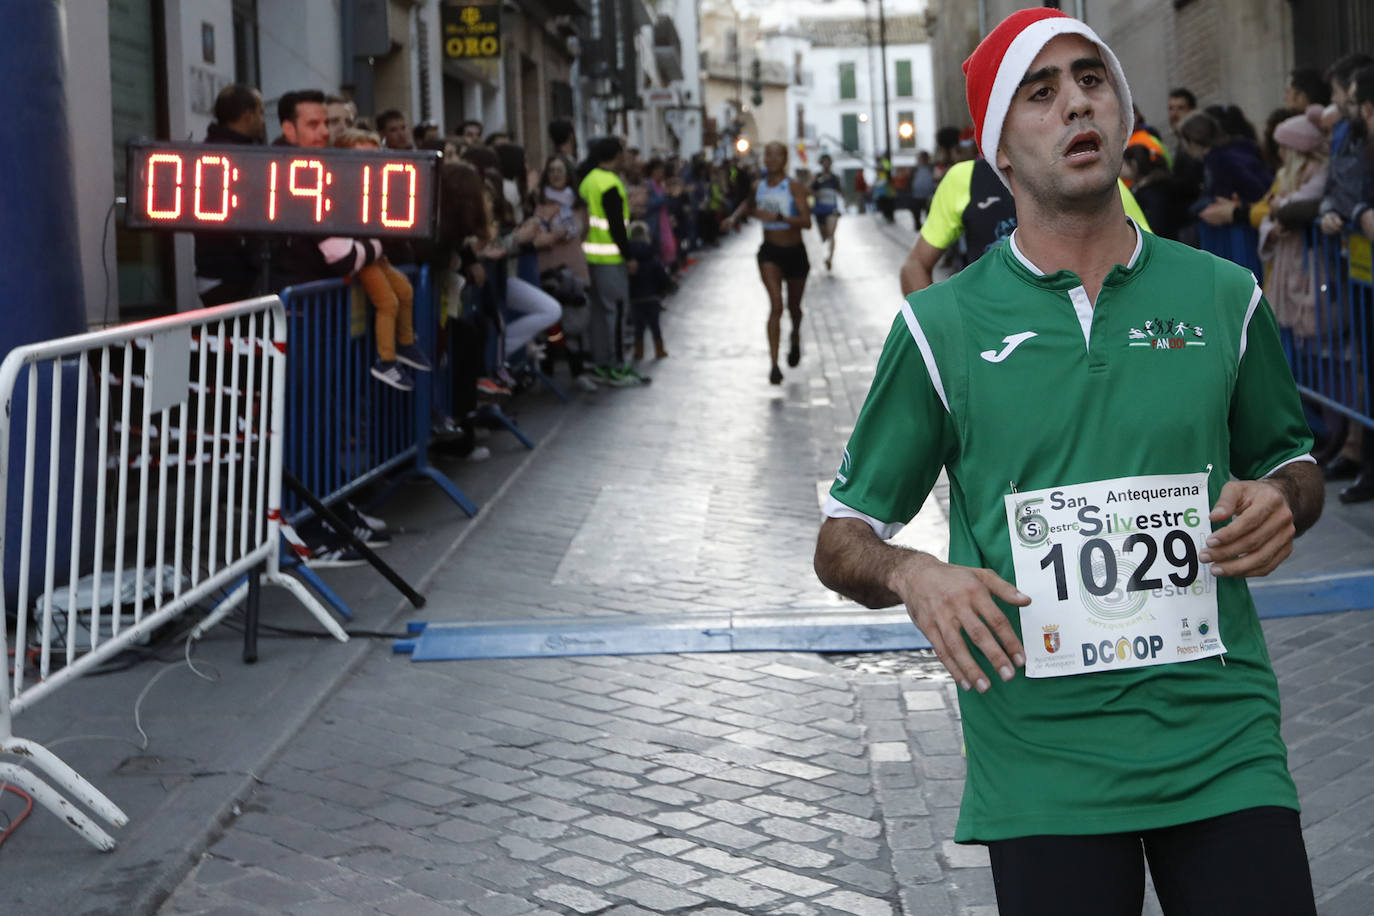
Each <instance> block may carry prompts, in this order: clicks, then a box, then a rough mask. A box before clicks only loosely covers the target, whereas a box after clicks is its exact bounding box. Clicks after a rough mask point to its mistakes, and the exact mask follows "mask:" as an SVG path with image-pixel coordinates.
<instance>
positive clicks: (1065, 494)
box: [1005, 472, 1226, 677]
mask: <svg viewBox="0 0 1374 916" xmlns="http://www.w3.org/2000/svg"><path fill="white" fill-rule="evenodd" d="M1005 502H1006V509H1007V526H1008V528H1009V529H1010V536H1011V549H1012V561H1013V564H1014V566H1015V570H1016V587H1017V588H1019V589H1020V590H1021V591H1022V592H1024V593H1025V594H1027V595H1029V596H1030V599H1031V604H1030V606H1029V607H1025V608H1022V609H1021V637H1022V642H1023V643H1024V644H1025V648H1026V675H1027V676H1028V677H1062V676H1065V675H1070V674H1091V673H1094V672H1098V671H1111V670H1114V669H1118V668H1143V667H1146V666H1149V665H1167V664H1171V663H1173V662H1186V661H1193V660H1195V659H1199V658H1209V657H1211V656H1213V655H1221V654H1222V653H1224V652H1225V651H1226V647H1225V646H1224V645H1222V642H1221V627H1220V621H1219V619H1218V615H1217V595H1216V578H1215V577H1214V576H1213V575H1212V574H1211V572H1210V571H1209V570H1208V568H1207V564H1205V563H1203V562H1202V561H1201V560H1199V559H1198V554H1199V553H1201V552H1202V550H1203V549H1204V548H1205V545H1206V543H1207V538H1208V537H1210V536H1211V534H1212V523H1211V521H1210V519H1209V518H1208V512H1209V511H1210V507H1209V506H1208V503H1207V474H1206V473H1202V472H1200V473H1197V474H1160V475H1153V476H1148V477H1121V478H1117V479H1116V480H1097V481H1093V482H1091V483H1081V484H1074V485H1073V486H1065V487H1049V488H1047V489H1044V490H1034V491H1030V492H1022V493H1011V494H1010V495H1008V496H1006V497H1005Z"/></svg>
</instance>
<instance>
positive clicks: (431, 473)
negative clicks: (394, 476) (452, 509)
mask: <svg viewBox="0 0 1374 916" xmlns="http://www.w3.org/2000/svg"><path fill="white" fill-rule="evenodd" d="M411 474H412V475H413V476H416V477H423V478H425V479H427V480H432V481H434V482H435V483H436V484H438V486H439V489H441V490H443V491H444V495H445V496H447V497H448V498H449V499H451V500H453V501H454V502H455V503H457V504H458V508H459V509H462V510H463V512H464V513H466V514H467V517H468V518H472V517H473V516H475V515H476V514H477V504H476V503H475V502H473V501H472V500H471V499H469V498H468V495H467V494H466V493H464V492H463V491H462V490H460V489H458V485H457V484H455V483H454V482H453V481H451V480H449V479H448V478H447V477H445V476H444V474H443V472H442V471H440V470H439V469H438V468H433V467H430V466H429V465H428V464H423V465H421V466H419V467H417V468H413V469H412V470H411Z"/></svg>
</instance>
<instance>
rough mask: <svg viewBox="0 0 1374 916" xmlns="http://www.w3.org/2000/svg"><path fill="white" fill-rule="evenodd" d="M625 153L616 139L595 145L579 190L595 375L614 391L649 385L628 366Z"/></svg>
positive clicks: (602, 141) (606, 138)
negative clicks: (620, 170) (584, 209)
mask: <svg viewBox="0 0 1374 916" xmlns="http://www.w3.org/2000/svg"><path fill="white" fill-rule="evenodd" d="M624 154H625V147H624V145H623V144H622V143H621V142H620V140H619V139H618V138H616V137H602V138H601V139H599V140H594V141H593V142H592V145H591V155H590V157H589V158H590V161H591V162H592V163H593V167H592V170H591V171H590V172H588V173H587V177H586V178H583V179H582V183H581V184H580V185H579V186H578V188H577V193H578V195H579V196H580V197H581V198H582V200H583V201H585V202H586V204H587V214H588V218H587V223H588V228H587V239H586V241H584V242H583V243H582V253H583V254H585V255H586V256H587V267H588V268H589V272H590V274H591V280H592V284H591V293H592V295H591V297H590V302H589V303H588V308H589V309H590V310H591V314H590V315H589V316H588V317H589V331H588V336H589V337H590V340H589V346H590V347H591V355H592V363H593V368H592V373H591V375H592V379H593V380H594V381H596V382H597V383H598V384H602V385H610V386H613V387H626V386H629V385H640V384H645V383H647V382H648V381H649V379H648V378H646V377H644V376H642V375H640V374H639V373H638V372H636V371H635V370H634V369H633V368H631V367H630V366H629V365H628V364H626V363H625V362H624V353H625V347H624V341H623V338H622V332H623V328H624V323H625V308H626V306H627V305H628V304H629V301H630V281H629V275H628V273H627V270H628V271H632V270H634V268H635V263H634V262H633V261H629V259H627V258H626V257H625V252H626V250H627V248H628V246H629V241H630V240H629V236H628V235H627V233H626V231H625V227H626V224H627V223H628V222H629V221H630V197H629V194H628V193H627V192H626V190H625V183H624V182H623V181H621V180H620V176H619V175H618V174H616V171H617V169H618V167H619V166H620V165H621V161H622V159H623V157H624ZM627 261H628V264H627V263H626V262H627Z"/></svg>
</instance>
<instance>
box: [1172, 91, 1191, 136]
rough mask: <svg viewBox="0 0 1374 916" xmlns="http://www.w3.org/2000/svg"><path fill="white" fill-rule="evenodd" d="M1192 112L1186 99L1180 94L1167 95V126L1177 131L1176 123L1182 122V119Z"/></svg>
mask: <svg viewBox="0 0 1374 916" xmlns="http://www.w3.org/2000/svg"><path fill="white" fill-rule="evenodd" d="M1192 113H1193V109H1192V107H1191V106H1190V105H1189V104H1188V100H1187V99H1185V98H1181V97H1180V96H1176V95H1171V96H1169V127H1170V129H1172V130H1175V131H1177V130H1178V125H1179V124H1181V123H1183V119H1184V118H1186V117H1188V115H1190V114H1192Z"/></svg>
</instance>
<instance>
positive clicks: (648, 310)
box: [627, 220, 670, 359]
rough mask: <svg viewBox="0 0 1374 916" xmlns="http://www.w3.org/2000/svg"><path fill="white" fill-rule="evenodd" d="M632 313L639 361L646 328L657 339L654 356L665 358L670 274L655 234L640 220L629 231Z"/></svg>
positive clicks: (642, 355)
mask: <svg viewBox="0 0 1374 916" xmlns="http://www.w3.org/2000/svg"><path fill="white" fill-rule="evenodd" d="M629 236H630V248H629V252H628V254H629V267H628V268H627V269H628V272H629V274H630V313H631V315H632V317H633V320H634V336H633V340H634V353H635V359H643V358H644V329H645V328H648V329H649V333H650V334H652V335H653V338H654V356H655V357H657V358H658V359H663V358H664V357H665V356H667V355H668V351H667V350H666V349H664V347H663V332H662V330H660V328H659V323H658V316H659V313H660V312H661V311H663V293H664V291H665V290H667V289H668V285H669V282H670V281H669V278H668V271H667V269H666V268H664V266H663V260H662V258H661V257H660V256H659V251H658V248H659V246H658V245H657V244H655V242H654V239H653V233H652V232H651V231H650V230H649V226H648V224H647V223H645V222H643V221H642V220H636V221H635V222H633V223H630V229H629Z"/></svg>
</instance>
